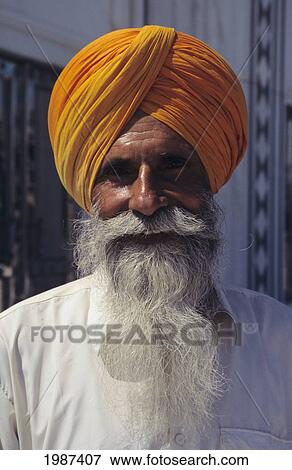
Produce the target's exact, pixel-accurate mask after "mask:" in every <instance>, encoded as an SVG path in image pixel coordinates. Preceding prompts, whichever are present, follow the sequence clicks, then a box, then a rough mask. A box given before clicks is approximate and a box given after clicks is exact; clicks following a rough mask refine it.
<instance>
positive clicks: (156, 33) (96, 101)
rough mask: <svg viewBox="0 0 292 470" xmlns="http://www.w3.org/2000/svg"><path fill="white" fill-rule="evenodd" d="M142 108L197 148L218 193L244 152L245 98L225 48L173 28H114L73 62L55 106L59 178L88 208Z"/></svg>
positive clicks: (52, 130) (51, 117) (52, 119)
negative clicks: (105, 166) (103, 169)
mask: <svg viewBox="0 0 292 470" xmlns="http://www.w3.org/2000/svg"><path fill="white" fill-rule="evenodd" d="M138 108H140V109H142V110H143V111H144V112H145V113H147V114H150V115H151V116H153V117H154V118H156V119H158V120H159V121H161V122H163V123H164V124H166V125H167V126H169V127H170V128H172V129H173V130H174V131H176V132H177V133H178V134H180V135H181V136H182V137H183V138H184V139H185V140H186V141H187V142H189V144H191V145H192V146H193V148H195V150H196V151H197V153H198V155H199V158H200V160H201V162H202V164H203V166H204V167H205V169H206V171H207V174H208V177H209V181H210V185H211V190H212V191H213V193H216V192H217V191H218V190H219V189H220V187H221V186H222V185H223V184H225V183H226V181H227V180H228V179H229V178H230V176H231V174H232V172H233V170H234V169H235V167H236V166H237V165H238V163H239V161H240V160H241V158H242V157H243V155H244V152H245V149H246V145H247V111H246V103H245V98H244V94H243V91H242V88H241V86H240V83H239V81H238V80H237V78H236V76H235V74H234V72H233V71H232V69H231V68H230V66H229V65H228V64H227V62H226V61H225V60H224V59H223V57H222V56H221V55H220V54H218V53H217V52H216V51H214V50H213V49H212V48H210V47H209V46H208V45H207V44H205V43H204V42H202V41H200V40H199V39H197V38H195V37H193V36H190V35H188V34H185V33H181V32H177V31H175V29H173V28H167V27H162V26H144V27H143V28H128V29H122V30H116V31H113V32H111V33H108V34H106V35H104V36H101V37H100V38H98V39H96V40H94V41H93V42H91V43H90V44H88V45H87V46H86V47H84V48H83V49H81V50H80V51H79V52H78V53H77V54H76V55H75V56H74V57H73V58H72V59H71V60H70V62H69V63H68V64H67V65H66V66H65V68H64V69H63V71H62V72H61V74H60V76H59V77H58V79H57V81H56V83H55V86H54V88H53V91H52V94H51V99H50V104H49V112H48V125H49V135H50V140H51V144H52V148H53V152H54V157H55V163H56V167H57V171H58V174H59V177H60V179H61V181H62V183H63V185H64V187H65V188H66V190H67V191H68V193H69V194H70V195H71V196H72V197H73V198H74V199H75V201H76V202H77V203H78V204H79V205H80V206H81V207H83V208H84V209H85V210H87V211H90V209H91V193H92V189H93V187H94V182H95V179H96V175H97V173H98V170H99V168H100V166H101V163H102V161H103V158H104V157H105V155H106V154H107V152H108V151H109V149H110V147H111V145H112V144H113V143H114V141H115V140H116V139H117V137H118V136H119V134H120V133H121V131H122V130H123V128H124V127H125V125H126V124H127V122H128V121H129V120H130V118H131V117H132V116H133V114H134V113H135V111H136V110H137V109H138Z"/></svg>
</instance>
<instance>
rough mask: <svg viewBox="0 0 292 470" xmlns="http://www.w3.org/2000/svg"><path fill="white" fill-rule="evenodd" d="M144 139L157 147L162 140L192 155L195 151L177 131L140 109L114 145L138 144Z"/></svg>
mask: <svg viewBox="0 0 292 470" xmlns="http://www.w3.org/2000/svg"><path fill="white" fill-rule="evenodd" d="M144 137H147V138H148V140H149V141H150V143H151V141H152V142H153V145H155V143H156V142H157V140H160V141H161V142H162V143H166V144H167V143H169V144H173V145H177V146H179V147H182V148H184V149H185V150H186V151H189V152H190V153H191V152H192V151H193V150H194V149H193V147H192V146H191V145H190V144H189V143H188V142H187V141H186V140H185V139H184V138H183V137H181V136H180V135H179V134H178V133H177V132H176V131H174V130H173V129H171V128H170V127H169V126H167V125H166V124H164V123H163V122H161V121H159V120H158V119H157V118H156V117H153V116H151V115H149V114H146V113H145V112H144V111H142V110H140V109H138V110H137V111H136V112H135V114H134V115H133V117H132V118H131V119H130V120H129V122H128V123H127V125H126V126H125V127H124V129H123V130H122V132H121V133H120V135H119V137H118V138H117V139H116V140H115V142H114V144H113V145H118V144H119V143H131V142H135V141H137V142H138V141H139V140H140V139H141V138H144Z"/></svg>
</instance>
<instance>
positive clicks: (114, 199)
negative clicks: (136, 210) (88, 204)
mask: <svg viewBox="0 0 292 470" xmlns="http://www.w3.org/2000/svg"><path fill="white" fill-rule="evenodd" d="M128 197H129V195H128V190H127V189H126V188H114V187H112V186H111V185H110V184H107V183H106V184H101V185H97V186H95V187H94V188H93V191H92V203H93V204H94V203H96V202H97V201H99V209H100V216H101V217H102V218H110V217H113V216H115V215H116V214H117V213H119V212H122V211H125V210H127V201H128Z"/></svg>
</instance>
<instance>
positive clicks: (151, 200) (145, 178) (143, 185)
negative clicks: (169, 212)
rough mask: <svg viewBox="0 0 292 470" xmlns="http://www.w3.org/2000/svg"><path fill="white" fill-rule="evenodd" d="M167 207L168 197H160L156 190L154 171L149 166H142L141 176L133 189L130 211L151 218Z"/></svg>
mask: <svg viewBox="0 0 292 470" xmlns="http://www.w3.org/2000/svg"><path fill="white" fill-rule="evenodd" d="M167 205H168V199H167V197H166V196H161V195H159V193H158V192H157V189H156V188H155V175H154V174H153V171H152V170H151V168H150V167H149V165H146V164H142V165H141V166H140V168H139V174H138V176H137V178H136V180H135V181H134V183H133V184H132V187H131V196H130V199H129V210H135V211H138V212H140V213H141V214H144V215H149V216H150V215H152V214H154V212H156V211H157V210H158V209H160V208H161V207H165V206H167Z"/></svg>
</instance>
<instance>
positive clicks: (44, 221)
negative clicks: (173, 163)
mask: <svg viewBox="0 0 292 470" xmlns="http://www.w3.org/2000/svg"><path fill="white" fill-rule="evenodd" d="M144 24H161V25H165V26H174V27H175V28H176V29H178V30H182V31H185V32H187V33H190V34H194V35H196V36H198V37H199V38H201V39H203V40H204V41H206V42H207V43H208V44H210V45H211V46H212V47H214V48H215V49H217V50H218V51H219V52H220V53H221V54H222V55H223V56H224V57H225V58H226V59H227V60H228V61H229V62H230V63H231V65H232V67H233V68H234V70H235V71H236V72H237V73H238V75H239V78H240V80H241V82H242V84H243V87H244V90H245V94H246V98H247V102H248V107H249V116H250V130H249V134H250V137H249V149H248V152H247V154H246V157H245V158H244V160H243V161H242V162H241V164H240V166H239V167H238V169H237V171H236V172H235V174H234V176H233V178H232V180H231V181H230V182H229V183H228V184H227V185H226V186H225V187H224V188H223V189H222V190H221V191H220V194H219V196H218V197H217V198H218V201H219V203H220V204H221V206H222V207H223V209H224V211H225V214H226V220H225V224H224V230H225V235H226V249H225V252H226V254H225V257H224V260H223V262H222V264H223V267H224V281H225V282H226V283H231V284H235V285H241V286H244V287H249V288H252V289H255V290H259V291H262V292H266V293H268V294H270V295H273V296H275V297H277V298H278V299H280V300H282V301H284V302H286V303H292V63H291V59H290V56H291V52H292V28H291V24H292V2H291V1H285V0H244V1H243V0H159V1H156V0H83V1H82V2H80V1H77V0H58V1H57V0H51V1H50V2H45V1H44V0H25V1H24V0H9V1H8V0H0V172H1V180H0V183H1V189H0V223H1V231H0V250H1V251H0V310H1V309H3V308H5V307H7V306H8V305H11V304H13V303H15V302H16V301H18V300H21V299H23V298H26V297H28V296H30V295H33V294H34V293H38V292H41V291H43V290H46V289H48V288H50V287H54V286H56V285H59V284H61V283H64V282H67V281H69V280H71V279H73V278H74V273H73V269H72V262H71V248H72V247H71V246H70V244H69V243H68V240H70V231H71V223H70V220H71V219H72V218H74V217H75V216H76V207H75V205H74V203H73V202H72V201H71V200H70V199H69V197H67V196H66V194H65V192H64V191H63V189H62V187H61V185H60V183H59V181H58V178H57V174H56V171H55V168H54V163H53V156H52V153H51V148H50V144H49V140H48V133H47V106H48V100H49V96H50V91H51V89H52V86H53V83H54V81H55V80H56V77H57V75H58V74H59V72H60V70H61V69H62V67H63V66H64V65H65V64H66V63H67V61H68V60H69V59H70V58H71V57H72V56H73V55H74V54H75V53H76V52H77V51H78V50H79V49H80V48H81V47H82V46H84V45H85V44H87V43H88V42H90V41H91V40H93V39H95V38H96V37H97V36H100V35H102V34H104V33H106V32H108V31H110V30H112V29H117V28H123V27H130V26H142V25H144Z"/></svg>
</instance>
